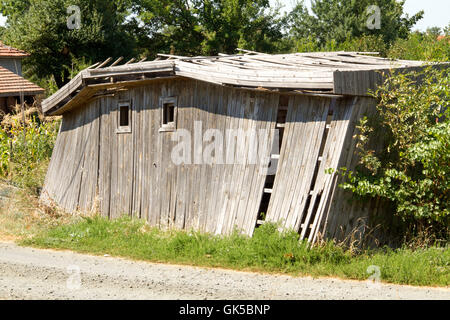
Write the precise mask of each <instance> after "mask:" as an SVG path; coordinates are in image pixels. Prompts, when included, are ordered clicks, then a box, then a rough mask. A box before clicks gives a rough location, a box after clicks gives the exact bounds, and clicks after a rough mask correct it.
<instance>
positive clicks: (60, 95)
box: [42, 50, 424, 114]
mask: <svg viewBox="0 0 450 320" xmlns="http://www.w3.org/2000/svg"><path fill="white" fill-rule="evenodd" d="M241 51H243V52H245V53H244V54H238V55H225V54H220V55H219V56H213V57H204V56H198V57H182V56H174V55H166V54H159V55H158V56H159V57H158V59H157V60H155V61H148V62H138V63H127V64H125V65H120V66H117V65H116V64H117V63H118V61H119V60H117V61H116V62H114V63H113V64H112V66H109V67H105V65H106V64H108V63H109V62H110V61H111V59H108V60H107V61H105V62H103V63H102V64H99V63H97V64H95V65H94V66H92V67H90V68H88V69H86V70H83V71H82V72H81V73H80V74H78V75H77V76H76V77H75V78H74V79H72V81H70V82H69V83H68V84H67V85H66V86H64V87H63V88H61V89H60V90H59V91H58V92H56V93H55V94H54V95H53V96H51V97H49V98H48V99H46V100H44V101H43V104H42V106H43V110H44V112H45V113H47V114H62V113H64V112H65V111H66V110H68V109H69V108H70V107H73V106H74V105H75V104H77V103H78V102H81V101H83V100H86V99H88V98H89V97H90V96H93V95H94V94H95V92H97V91H98V90H104V89H105V88H107V87H113V86H116V87H117V86H118V85H122V86H127V85H131V83H135V82H136V81H148V80H150V79H155V78H161V77H174V76H175V77H187V78H192V79H197V80H202V81H206V82H211V83H216V84H219V85H228V86H235V87H242V88H249V89H251V88H253V89H264V90H278V91H290V92H304V93H305V92H306V93H308V92H309V93H311V92H315V93H322V94H323V93H331V94H340V95H345V94H350V95H359V94H361V95H364V94H366V93H367V89H370V88H373V87H374V86H375V84H376V83H379V81H380V77H381V75H377V74H376V72H375V71H378V70H390V69H395V68H410V67H419V66H422V65H423V64H424V62H422V61H405V60H391V59H385V58H379V57H376V56H373V54H374V53H360V52H315V53H293V54H277V55H270V54H263V53H256V52H252V51H247V50H241ZM163 58H164V59H166V60H162V59H163ZM73 100H74V101H73ZM69 102H70V103H69Z"/></svg>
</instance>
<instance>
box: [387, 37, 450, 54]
mask: <svg viewBox="0 0 450 320" xmlns="http://www.w3.org/2000/svg"><path fill="white" fill-rule="evenodd" d="M388 57H389V58H393V59H404V60H422V61H449V60H450V39H449V38H446V39H442V40H438V39H437V36H436V35H435V34H433V33H420V32H414V33H411V34H410V35H409V37H408V39H399V40H397V41H396V42H395V43H394V44H393V45H392V46H391V48H390V49H389V51H388Z"/></svg>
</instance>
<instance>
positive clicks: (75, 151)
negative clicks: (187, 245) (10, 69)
mask: <svg viewBox="0 0 450 320" xmlns="http://www.w3.org/2000/svg"><path fill="white" fill-rule="evenodd" d="M171 96H177V97H178V115H177V118H178V121H177V127H178V129H185V130H188V131H189V132H191V133H192V141H191V143H192V149H194V148H193V147H194V145H193V144H194V139H198V137H194V131H195V129H197V130H198V131H199V132H200V135H199V137H200V139H202V137H203V134H204V133H205V131H206V130H207V129H217V130H218V132H219V134H220V135H221V136H222V137H223V138H224V150H223V151H224V153H225V152H226V151H227V150H228V149H230V147H231V146H228V145H227V144H226V142H227V133H228V132H227V129H242V130H249V129H256V130H258V129H265V130H267V132H268V133H269V134H270V135H269V137H268V141H272V137H273V133H274V132H273V130H274V129H275V120H276V114H277V106H278V100H279V95H278V94H270V93H264V92H257V93H255V92H251V91H247V90H242V89H233V88H227V87H221V86H216V85H213V84H207V83H204V82H200V81H192V80H176V81H173V80H172V81H160V82H157V83H154V84H152V85H147V86H141V87H136V88H131V89H130V90H127V91H121V92H118V93H116V94H115V95H113V96H103V97H99V98H97V99H95V100H93V101H91V102H90V103H89V104H88V105H87V106H86V107H83V108H78V109H75V110H73V111H71V112H70V113H67V114H65V115H64V120H63V125H62V127H61V132H60V134H59V136H58V139H57V142H56V146H55V150H54V154H53V156H52V160H51V164H50V167H49V171H48V174H47V180H46V184H45V192H46V193H47V194H48V196H49V197H50V198H52V199H53V200H55V201H56V203H58V204H59V205H60V206H61V207H63V208H64V209H66V210H68V211H71V212H73V211H76V210H81V211H86V210H92V209H93V208H97V206H98V207H99V210H100V212H101V213H102V214H103V215H104V216H107V217H111V218H116V217H118V216H120V215H122V214H130V215H133V216H135V217H142V218H145V219H147V220H148V221H149V223H150V224H151V225H157V226H161V227H177V228H185V229H191V228H192V229H196V230H200V231H206V232H212V233H230V232H232V231H233V230H234V228H239V229H240V230H242V231H244V232H245V233H247V234H251V233H252V232H253V229H254V227H255V225H256V219H257V214H258V208H259V205H260V201H261V197H262V193H263V187H264V181H265V170H267V169H266V168H265V167H264V166H261V165H260V164H258V163H256V164H255V163H251V162H250V159H249V155H248V153H245V154H241V155H239V154H238V155H237V158H236V161H235V162H232V163H229V164H227V163H226V160H227V159H226V155H224V157H223V158H222V157H219V154H218V155H217V157H213V158H214V159H215V160H214V161H215V163H214V164H213V165H212V164H211V163H205V161H204V160H205V159H203V152H202V150H201V148H200V149H198V150H192V152H191V155H190V158H191V159H192V164H181V165H175V164H174V163H173V161H172V159H171V155H172V150H173V147H174V146H175V145H176V144H177V143H178V142H177V141H172V140H174V139H172V138H173V136H174V135H175V133H173V132H160V131H159V129H160V123H161V110H160V107H159V99H160V97H171ZM120 101H130V103H131V108H132V110H133V113H132V117H131V119H130V121H131V126H132V130H131V133H116V128H117V125H118V124H117V121H118V107H117V106H118V103H119V102H120ZM229 138H230V139H231V136H230V137H229ZM250 139H251V137H250V136H245V138H243V140H242V142H243V145H244V146H245V147H244V150H246V149H248V147H249V146H250V143H251V140H250ZM212 142H213V139H212V137H211V140H210V141H209V142H208V143H204V144H203V147H204V148H206V146H207V145H208V144H210V143H212ZM200 143H202V141H200ZM198 145H199V144H198ZM228 151H231V150H228ZM219 153H220V152H219ZM264 156H265V157H267V158H269V156H270V148H267V151H266V154H265V155H264ZM195 162H198V163H195ZM58 177H62V179H60V178H58Z"/></svg>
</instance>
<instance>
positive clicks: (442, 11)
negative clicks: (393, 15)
mask: <svg viewBox="0 0 450 320" xmlns="http://www.w3.org/2000/svg"><path fill="white" fill-rule="evenodd" d="M270 1H271V3H275V2H276V0H270ZM278 1H279V2H281V3H282V4H283V5H284V6H285V10H290V9H291V8H292V7H293V6H294V4H295V2H296V1H295V0H278ZM310 1H311V0H305V3H306V4H307V5H309V3H310ZM420 10H424V11H425V16H424V18H423V19H422V20H420V21H419V22H418V23H417V25H416V26H415V27H414V30H421V31H425V30H426V29H427V28H429V27H440V28H444V27H445V26H448V25H449V23H450V18H449V16H450V15H449V12H450V0H406V3H405V11H406V13H408V14H409V15H410V16H411V15H413V14H415V13H417V12H419V11H420ZM5 20H6V19H5V18H4V17H3V16H1V15H0V25H2V26H3V25H4V24H5Z"/></svg>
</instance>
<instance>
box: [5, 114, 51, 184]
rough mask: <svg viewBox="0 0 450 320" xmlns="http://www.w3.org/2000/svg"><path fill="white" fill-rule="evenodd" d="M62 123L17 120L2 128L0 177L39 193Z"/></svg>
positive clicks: (33, 119)
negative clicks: (24, 122)
mask: <svg viewBox="0 0 450 320" xmlns="http://www.w3.org/2000/svg"><path fill="white" fill-rule="evenodd" d="M58 129H59V121H57V120H56V121H41V120H39V118H38V117H35V116H33V117H32V118H31V119H30V120H29V121H27V122H26V124H25V125H23V123H22V122H21V121H20V120H18V119H17V118H15V119H13V120H12V121H11V122H10V123H9V124H8V126H4V127H3V128H1V129H0V175H1V176H3V177H4V178H7V179H10V180H11V181H12V182H14V183H15V184H16V185H18V186H19V187H23V188H27V189H30V190H31V191H34V192H38V191H39V188H40V186H42V183H43V180H44V176H45V170H46V165H47V163H48V160H49V158H50V156H51V154H52V150H53V145H54V142H55V140H56V136H57V134H58Z"/></svg>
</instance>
